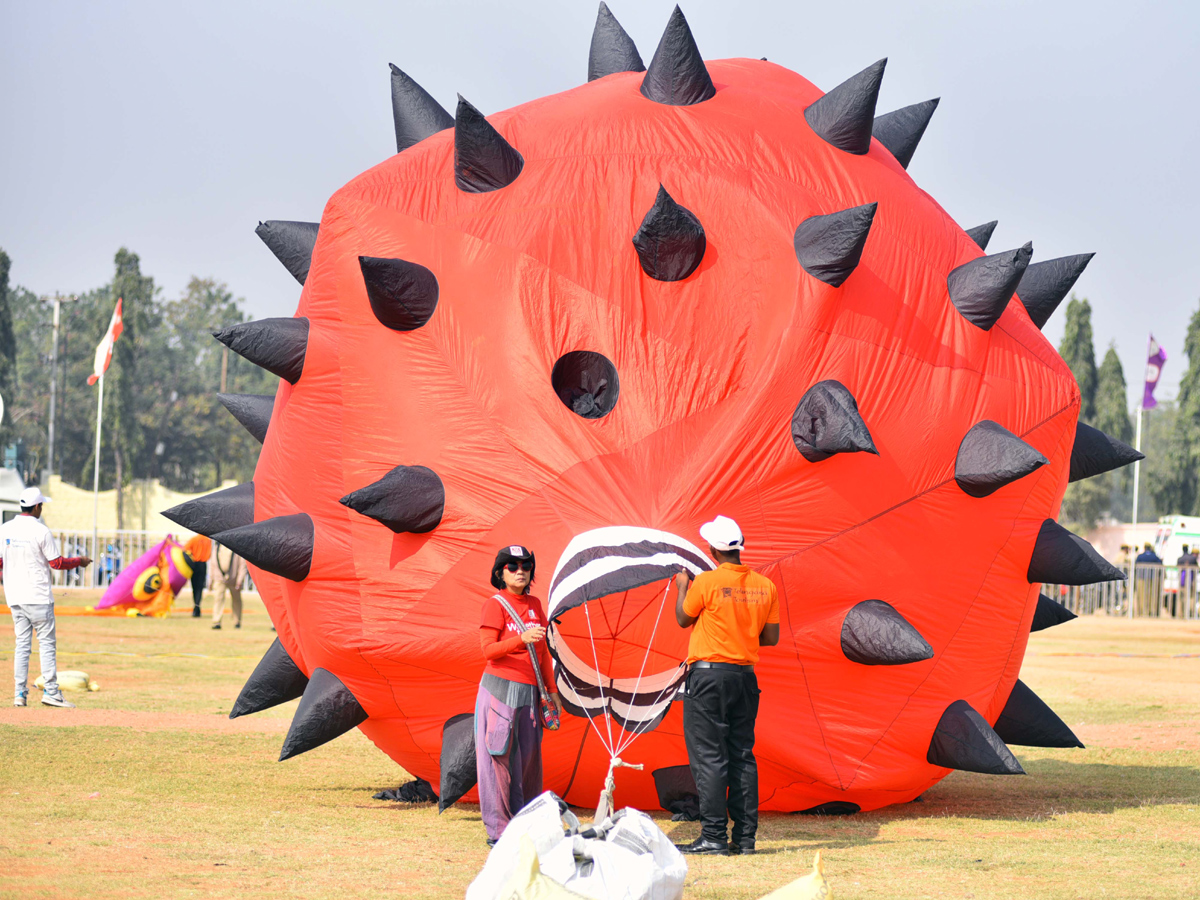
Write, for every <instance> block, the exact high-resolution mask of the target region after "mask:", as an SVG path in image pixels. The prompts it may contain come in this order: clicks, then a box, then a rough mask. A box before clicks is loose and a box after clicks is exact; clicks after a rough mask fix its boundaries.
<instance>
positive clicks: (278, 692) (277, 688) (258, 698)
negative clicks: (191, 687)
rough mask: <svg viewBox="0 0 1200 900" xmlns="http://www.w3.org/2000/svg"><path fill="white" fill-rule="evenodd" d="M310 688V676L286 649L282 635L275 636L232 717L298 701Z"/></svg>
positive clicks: (256, 667)
mask: <svg viewBox="0 0 1200 900" xmlns="http://www.w3.org/2000/svg"><path fill="white" fill-rule="evenodd" d="M306 687H308V676H307V675H305V674H304V673H303V672H301V671H300V667H299V666H297V665H296V664H295V663H294V662H293V661H292V658H291V657H290V656H288V652H287V651H286V650H284V649H283V644H281V643H280V642H279V638H275V643H273V644H272V645H271V646H270V647H269V648H268V649H267V652H266V653H265V654H264V655H263V658H262V659H260V660H259V661H258V665H257V666H255V667H254V672H253V673H251V675H250V678H249V680H248V681H247V682H246V685H245V687H243V688H242V692H241V693H240V694H238V698H237V702H236V703H234V704H233V709H231V710H230V711H229V718H231V719H236V718H237V717H238V716H245V715H249V714H250V713H256V712H262V711H263V710H264V709H270V708H271V707H272V706H278V705H279V704H280V703H286V702H287V701H289V700H295V699H296V698H297V697H299V696H301V695H302V694H303V693H304V689H305V688H306Z"/></svg>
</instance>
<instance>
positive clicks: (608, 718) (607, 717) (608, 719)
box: [583, 603, 649, 758]
mask: <svg viewBox="0 0 1200 900" xmlns="http://www.w3.org/2000/svg"><path fill="white" fill-rule="evenodd" d="M583 616H584V618H585V619H586V620H587V627H588V641H589V643H591V645H592V660H593V665H594V666H595V669H594V671H595V673H596V686H597V687H598V688H600V708H601V709H603V710H604V725H605V727H606V728H607V729H608V742H607V743H605V741H604V737H603V735H601V734H600V729H599V728H596V736H597V737H599V738H600V743H601V744H604V749H605V750H607V751H608V755H609V757H610V758H612V757H614V756H616V755H617V754H616V753H614V752H613V735H612V714H611V713H610V712H609V709H608V700H607V699H606V698H605V696H604V676H603V675H601V674H600V657H599V656H598V655H597V653H596V635H595V634H593V633H592V611H591V609H590V608H589V607H588V605H587V604H586V603H584V604H583ZM648 652H649V651H648V650H647V653H648ZM591 718H592V717H591V716H588V721H589V722H590V721H591ZM592 727H593V728H595V727H596V726H595V724H594V723H593V725H592Z"/></svg>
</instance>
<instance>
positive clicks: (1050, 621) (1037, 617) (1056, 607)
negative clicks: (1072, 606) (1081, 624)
mask: <svg viewBox="0 0 1200 900" xmlns="http://www.w3.org/2000/svg"><path fill="white" fill-rule="evenodd" d="M1075 618H1078V616H1076V615H1075V613H1073V612H1071V611H1070V610H1069V609H1067V608H1066V607H1065V606H1063V605H1062V604H1061V603H1058V602H1056V601H1054V600H1051V599H1050V598H1049V597H1047V596H1046V595H1045V594H1038V599H1037V609H1035V610H1034V611H1033V621H1032V622H1031V623H1030V625H1029V632H1030V633H1031V634H1032V633H1033V632H1035V631H1044V630H1045V629H1047V628H1053V627H1054V626H1055V625H1061V624H1062V623H1063V622H1070V621H1071V620H1072V619H1075Z"/></svg>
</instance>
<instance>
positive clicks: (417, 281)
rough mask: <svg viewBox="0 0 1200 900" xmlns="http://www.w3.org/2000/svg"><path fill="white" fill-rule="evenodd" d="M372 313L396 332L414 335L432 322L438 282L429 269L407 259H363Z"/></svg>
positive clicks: (364, 279)
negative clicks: (413, 333)
mask: <svg viewBox="0 0 1200 900" xmlns="http://www.w3.org/2000/svg"><path fill="white" fill-rule="evenodd" d="M358 265H359V268H360V269H361V270H362V276H363V283H364V284H365V285H366V287H367V299H368V300H370V302H371V312H373V313H375V318H377V319H378V320H379V321H380V322H381V323H382V324H384V325H386V326H387V327H388V328H391V329H392V330H393V331H414V330H416V329H417V328H420V327H421V326H422V325H424V324H425V323H426V322H428V321H429V318H430V316H432V315H433V311H434V310H435V309H436V308H437V302H438V280H437V277H436V276H435V275H434V274H433V273H432V272H430V271H429V270H428V269H427V268H425V267H424V266H422V265H418V264H417V263H412V262H408V261H407V260H403V259H387V258H383V257H374V256H360V257H359V258H358Z"/></svg>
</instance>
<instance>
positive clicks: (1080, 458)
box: [1067, 422, 1146, 481]
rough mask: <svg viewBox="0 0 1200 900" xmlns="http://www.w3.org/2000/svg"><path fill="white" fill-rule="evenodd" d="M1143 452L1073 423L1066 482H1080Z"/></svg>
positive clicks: (1127, 462) (1117, 467) (1115, 467)
mask: <svg viewBox="0 0 1200 900" xmlns="http://www.w3.org/2000/svg"><path fill="white" fill-rule="evenodd" d="M1145 458H1146V454H1144V453H1140V452H1138V451H1137V450H1134V449H1133V448H1132V447H1130V446H1129V445H1128V444H1126V443H1125V442H1124V441H1118V440H1117V439H1116V438H1115V437H1109V436H1108V435H1107V434H1105V433H1104V432H1103V431H1101V430H1100V429H1099V428H1093V427H1092V426H1091V425H1085V424H1084V423H1083V422H1076V423H1075V443H1074V444H1072V445H1071V474H1070V476H1069V477H1068V478H1067V480H1068V481H1081V480H1082V479H1084V478H1091V477H1092V476H1093V475H1100V474H1102V473H1104V472H1111V471H1112V470H1113V469H1119V468H1121V467H1122V466H1127V465H1129V464H1130V463H1132V462H1137V461H1138V460H1139V459H1145Z"/></svg>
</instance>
